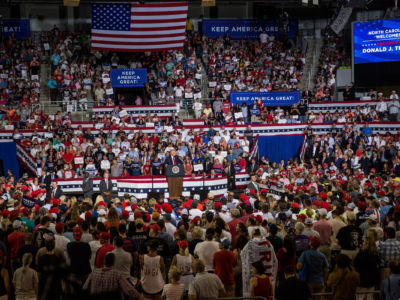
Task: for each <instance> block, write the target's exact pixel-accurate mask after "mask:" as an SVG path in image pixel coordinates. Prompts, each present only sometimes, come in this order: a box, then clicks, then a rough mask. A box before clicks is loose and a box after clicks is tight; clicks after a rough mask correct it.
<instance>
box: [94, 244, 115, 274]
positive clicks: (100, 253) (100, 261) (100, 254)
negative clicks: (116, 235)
mask: <svg viewBox="0 0 400 300" xmlns="http://www.w3.org/2000/svg"><path fill="white" fill-rule="evenodd" d="M113 250H114V246H113V245H111V244H106V245H103V246H102V247H101V248H100V249H99V250H97V253H96V262H95V266H96V268H102V267H104V259H105V257H106V254H107V253H108V252H111V251H113Z"/></svg>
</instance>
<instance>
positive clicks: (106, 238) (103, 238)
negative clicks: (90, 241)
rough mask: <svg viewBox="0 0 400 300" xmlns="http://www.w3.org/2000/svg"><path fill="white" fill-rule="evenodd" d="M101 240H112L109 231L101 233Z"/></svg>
mask: <svg viewBox="0 0 400 300" xmlns="http://www.w3.org/2000/svg"><path fill="white" fill-rule="evenodd" d="M99 239H100V240H105V241H107V240H109V239H110V234H109V233H108V232H107V231H103V232H102V233H100V237H99Z"/></svg>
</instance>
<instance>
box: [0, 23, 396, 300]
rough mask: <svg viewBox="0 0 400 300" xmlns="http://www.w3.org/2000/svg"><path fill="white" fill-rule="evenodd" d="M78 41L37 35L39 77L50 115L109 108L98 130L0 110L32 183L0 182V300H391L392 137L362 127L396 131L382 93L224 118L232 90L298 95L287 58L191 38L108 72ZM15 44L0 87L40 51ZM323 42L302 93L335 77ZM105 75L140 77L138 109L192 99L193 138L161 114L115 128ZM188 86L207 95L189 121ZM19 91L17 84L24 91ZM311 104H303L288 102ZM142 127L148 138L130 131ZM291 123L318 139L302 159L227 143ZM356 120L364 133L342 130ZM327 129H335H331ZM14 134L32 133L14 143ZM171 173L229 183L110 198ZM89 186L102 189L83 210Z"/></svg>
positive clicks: (110, 64)
mask: <svg viewBox="0 0 400 300" xmlns="http://www.w3.org/2000/svg"><path fill="white" fill-rule="evenodd" d="M9 40H10V41H13V39H12V38H11V39H9ZM89 40H90V37H89V36H87V35H85V34H82V33H79V34H78V33H71V32H68V33H65V32H62V31H60V30H59V29H58V28H57V27H54V28H53V30H52V31H51V32H50V33H46V34H45V35H44V37H43V41H44V43H45V44H47V46H46V47H44V48H43V52H44V54H50V61H51V65H52V72H53V75H54V76H53V78H51V79H50V81H49V83H48V85H49V88H50V91H51V98H52V101H54V102H55V103H57V104H60V105H62V106H68V105H70V106H71V105H72V107H73V109H72V110H82V111H85V110H88V107H87V104H88V102H89V99H92V98H93V99H94V100H95V102H96V103H98V104H106V105H109V106H114V109H113V111H112V112H111V114H110V115H109V116H104V117H99V116H98V115H95V116H94V121H95V123H96V124H98V123H103V124H104V126H103V128H102V129H99V132H98V133H96V134H93V133H92V129H84V128H82V127H81V126H79V127H78V128H75V129H74V128H72V126H71V125H72V118H71V115H70V114H66V115H62V114H61V112H59V113H57V114H56V115H54V116H51V117H50V116H47V115H45V114H44V113H43V112H42V111H40V110H33V111H29V113H27V114H26V115H24V116H25V117H22V114H23V113H22V111H23V110H24V107H25V104H24V105H19V107H17V108H16V110H15V111H5V112H4V113H5V114H4V116H3V118H2V126H3V127H5V126H7V125H12V126H13V128H15V129H14V135H13V138H14V139H15V140H17V141H19V142H20V144H21V145H22V146H23V147H24V148H25V149H26V150H27V151H28V152H29V153H30V155H31V156H32V157H33V158H34V161H35V163H36V169H37V173H36V174H32V175H33V176H32V177H29V176H27V175H24V176H22V177H21V178H19V179H17V177H18V176H14V175H13V174H12V172H11V171H9V172H8V174H7V175H6V176H4V178H0V194H1V197H0V207H1V208H2V210H1V213H0V251H1V253H0V254H1V255H0V299H8V297H9V298H12V297H15V299H17V300H19V299H40V300H42V299H45V300H47V299H49V300H50V299H51V300H54V299H73V298H74V299H77V298H79V299H80V298H81V299H98V300H102V299H113V298H116V299H119V298H121V297H122V296H123V297H124V298H123V299H144V298H147V299H155V300H159V299H167V300H180V299H189V300H203V299H216V298H221V297H225V296H226V297H234V296H237V297H240V296H245V297H255V296H261V297H264V298H266V299H268V300H272V299H279V300H284V299H299V300H301V299H307V300H309V299H312V297H317V298H318V297H319V298H320V299H324V298H323V297H325V296H324V295H321V293H329V294H330V296H329V297H331V298H332V299H335V300H336V299H337V300H343V299H356V298H357V299H367V300H370V299H374V298H375V296H376V294H377V293H378V294H380V295H379V296H380V297H381V298H382V299H385V300H386V299H387V300H389V299H390V300H391V299H398V298H399V297H400V289H399V285H398V280H399V278H400V261H399V259H400V178H399V177H400V152H399V150H400V144H399V136H398V135H395V134H390V133H388V134H386V135H380V134H375V133H374V132H373V130H372V129H371V128H370V127H369V125H368V123H369V122H374V121H380V120H385V119H386V118H390V119H391V120H393V121H396V120H397V117H398V108H399V102H398V96H397V97H396V92H394V93H392V95H391V97H390V100H391V101H390V102H385V101H384V100H383V96H382V95H380V96H379V95H378V97H377V98H378V99H379V100H380V101H379V103H378V105H377V106H376V107H375V108H371V107H370V106H369V105H366V106H365V107H358V108H357V109H356V110H354V111H351V110H349V111H342V112H339V111H338V112H335V113H325V114H322V113H321V114H318V115H317V114H315V113H313V112H310V111H308V107H307V103H306V101H301V103H300V104H299V105H298V106H297V105H294V106H292V107H288V108H281V107H274V108H271V107H266V106H264V105H263V103H262V102H261V101H258V102H255V103H253V104H252V105H249V106H247V105H243V106H238V105H236V106H231V104H230V102H229V98H228V97H227V95H228V94H229V91H231V90H232V91H234V90H241V91H270V90H278V89H279V90H292V89H297V88H298V83H299V80H300V79H301V75H302V73H301V70H302V67H303V64H304V55H303V53H301V52H300V51H299V50H296V49H286V48H285V46H284V44H282V43H281V42H280V41H278V40H276V39H275V38H274V37H273V36H268V35H267V34H265V33H263V34H262V35H261V36H260V41H235V40H230V39H229V36H226V37H223V38H220V39H217V40H210V39H207V38H205V37H204V36H199V35H198V34H197V33H194V34H193V35H192V34H190V35H189V38H188V39H187V41H186V43H185V47H184V49H183V50H182V51H168V52H166V53H159V54H154V53H149V54H147V53H146V54H144V55H134V56H132V57H130V58H129V60H127V61H125V60H124V61H122V59H121V58H120V57H118V56H117V55H116V54H114V53H100V52H95V53H90V51H89ZM14 42H15V44H10V45H8V44H6V47H5V50H4V51H3V52H4V53H2V61H3V62H4V64H1V65H3V66H4V67H3V71H1V72H2V73H1V74H7V73H8V76H11V75H13V76H22V77H24V76H23V72H21V71H22V70H24V69H25V68H27V70H28V73H32V74H30V75H37V74H35V73H36V72H37V70H38V69H37V68H36V67H37V62H38V61H40V60H39V57H40V51H42V50H40V49H39V48H38V47H35V46H33V45H34V44H33V43H32V42H30V41H28V42H26V43H25V42H16V41H14ZM336 43H337V41H335V40H329V46H328V48H327V49H326V50H324V51H323V57H322V58H321V60H322V61H323V63H324V65H323V66H322V69H323V70H322V71H321V76H320V77H318V78H319V83H320V85H319V86H318V88H322V89H323V93H327V94H329V95H330V93H331V89H332V88H333V86H334V71H335V69H336V68H337V67H338V66H339V65H341V64H342V63H343V62H342V61H343V53H342V51H341V50H337V49H338V48H337V46H336ZM15 45H17V46H15ZM31 48H32V49H31ZM16 49H17V50H16ZM52 49H54V50H52ZM244 49H246V50H244ZM15 51H17V52H15ZM18 56H20V58H18ZM30 56H33V57H32V59H31V60H29V57H30ZM3 57H4V59H3ZM35 57H36V58H35ZM20 59H24V61H25V62H24V64H22V63H21V61H22V60H20ZM120 59H121V61H120ZM32 62H33V64H32ZM28 65H29V67H28ZM121 65H127V66H130V67H135V68H140V67H146V68H148V70H149V74H148V82H147V85H146V92H147V93H148V95H147V96H149V97H150V98H152V99H153V100H157V101H159V103H172V102H174V101H175V102H180V101H182V104H183V105H185V103H186V102H185V99H194V100H195V103H194V105H193V109H194V111H195V114H196V118H198V119H200V118H203V119H204V121H205V124H206V125H209V128H208V130H205V129H200V130H194V129H188V128H182V127H181V125H182V123H181V121H180V120H179V118H178V117H177V116H175V115H172V117H169V118H165V119H162V118H159V117H158V116H157V115H147V116H143V117H141V116H140V117H137V118H134V117H133V116H131V115H129V114H126V115H125V114H121V111H122V110H123V109H122V108H120V107H119V105H122V104H126V103H127V102H126V99H124V97H123V96H118V97H115V96H114V92H113V90H112V88H111V86H110V78H109V70H110V69H111V68H116V67H119V66H121ZM203 68H204V70H203ZM7 70H8V72H7ZM15 70H16V71H15ZM18 72H21V73H18ZM203 73H204V74H206V75H207V77H208V78H207V79H208V81H209V82H211V83H212V84H211V91H210V94H209V98H210V105H206V106H205V107H203V103H201V101H200V98H201V92H202V91H201V89H200V88H199V84H200V81H201V79H202V76H201V75H202V74H203ZM1 74H0V77H1V76H2V75H1ZM28 77H29V76H28ZM1 78H2V79H1V80H2V81H1V82H7V84H8V87H7V88H6V90H4V89H3V90H2V91H3V94H4V92H6V93H7V95H3V96H4V98H6V99H8V100H9V99H17V98H16V97H15V96H16V95H17V94H23V93H22V92H23V91H29V92H30V93H31V94H30V95H28V94H26V95H25V94H24V96H23V97H22V98H21V99H23V98H24V97H28V99H33V98H32V96H33V95H34V94H33V93H34V89H32V87H31V86H30V87H28V86H27V87H20V86H19V85H18V84H17V85H16V86H17V87H16V86H12V85H11V84H10V83H14V82H13V81H12V80H11V79H10V78H11V77H1ZM30 78H31V84H33V83H34V82H35V80H38V79H35V78H37V77H32V76H31V77H30ZM32 78H33V79H32ZM17 79H18V77H16V79H15V80H17ZM28 80H29V79H28ZM214 83H215V85H214ZM10 89H14V91H13V93H14V98H13V97H10V95H11V94H12V93H10V92H8V91H9V90H10ZM326 89H327V92H325V90H326ZM199 93H200V94H199ZM21 96H22V95H21ZM309 97H311V98H312V97H313V96H309V93H308V91H305V97H304V96H303V98H305V99H307V100H310V98H309ZM323 97H328V96H323ZM323 97H321V98H318V100H323V99H324V98H323ZM315 98H317V97H316V95H315ZM35 101H36V100H35ZM141 101H142V99H141V98H139V97H138V98H137V99H136V100H135V104H136V105H141V104H142V102H141ZM19 103H21V100H20V101H19ZM23 103H25V102H23ZM7 104H17V103H14V101H13V100H12V101H11V102H8V103H7ZM396 108H397V110H396ZM238 113H239V114H238ZM240 113H241V114H240ZM148 121H151V123H154V124H155V125H156V127H157V128H161V130H158V131H156V132H155V133H154V134H147V133H143V132H142V131H140V130H139V131H134V130H133V128H136V127H139V128H141V127H144V126H145V124H146V122H148ZM306 122H308V123H327V124H329V123H331V124H332V127H331V128H330V129H329V130H328V132H327V133H326V134H320V135H316V134H314V133H313V132H312V129H311V126H310V127H309V128H307V129H306V131H305V134H306V142H307V143H306V145H307V147H306V150H305V155H304V157H300V158H293V159H289V160H288V161H281V162H272V161H269V159H268V158H267V157H260V158H258V157H251V156H250V153H251V150H252V147H253V145H254V143H255V138H256V135H255V134H254V131H253V128H252V127H251V125H248V127H247V129H246V130H245V131H244V132H243V133H239V132H238V130H237V129H236V128H233V129H230V128H225V126H227V125H233V124H251V123H258V124H260V123H261V124H291V123H306ZM359 122H367V123H366V125H364V127H363V128H361V129H357V128H356V127H355V126H354V124H357V123H359ZM337 123H345V124H346V126H345V127H344V128H343V129H338V128H337V126H336V124H337ZM214 125H220V126H214ZM171 126H172V127H171ZM173 126H178V127H176V128H174V127H173ZM127 128H128V130H126V129H127ZM20 129H32V130H34V131H33V134H32V135H31V136H29V137H24V136H23V135H22V134H21V133H20V131H19V130H20ZM37 129H45V130H46V135H44V136H41V135H39V134H38V132H37ZM107 129H111V130H110V131H107ZM125 130H126V131H125ZM171 164H183V165H184V170H185V175H188V176H193V175H196V174H204V175H205V176H210V177H219V176H226V177H228V183H229V184H228V190H227V193H226V194H225V195H224V196H223V197H216V196H215V195H214V194H213V193H208V195H207V198H206V199H202V198H200V195H197V194H196V195H193V196H191V197H183V196H181V197H178V198H176V199H165V198H164V197H163V196H160V198H157V199H156V198H144V199H138V198H136V197H134V196H132V195H129V194H126V195H124V196H123V197H116V195H115V192H116V191H115V190H114V188H113V186H112V182H111V180H109V177H110V176H111V177H130V176H140V175H162V174H164V169H165V167H166V165H171ZM239 172H247V173H249V174H250V177H251V179H250V183H249V185H248V187H247V188H246V189H245V190H237V189H236V187H235V180H234V179H235V174H236V173H239ZM15 175H17V174H15ZM93 177H104V179H103V180H101V182H100V194H99V195H97V194H96V193H94V191H93V182H92V178H93ZM57 178H58V179H72V178H80V179H82V193H81V194H68V193H64V192H63V190H62V188H61V187H60V186H58V184H57V181H54V179H57ZM82 195H83V196H82ZM376 290H378V292H375V291H376ZM356 293H357V295H356ZM313 294H314V296H313Z"/></svg>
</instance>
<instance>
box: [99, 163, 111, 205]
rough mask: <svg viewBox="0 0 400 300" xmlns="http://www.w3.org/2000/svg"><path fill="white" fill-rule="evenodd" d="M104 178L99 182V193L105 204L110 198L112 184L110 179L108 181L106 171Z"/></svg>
mask: <svg viewBox="0 0 400 300" xmlns="http://www.w3.org/2000/svg"><path fill="white" fill-rule="evenodd" d="M103 176H104V178H103V179H102V180H100V186H99V188H100V193H101V195H102V196H103V199H104V201H105V202H106V203H109V202H110V201H111V198H112V193H113V184H112V181H111V179H109V173H108V171H106V172H104V175H103Z"/></svg>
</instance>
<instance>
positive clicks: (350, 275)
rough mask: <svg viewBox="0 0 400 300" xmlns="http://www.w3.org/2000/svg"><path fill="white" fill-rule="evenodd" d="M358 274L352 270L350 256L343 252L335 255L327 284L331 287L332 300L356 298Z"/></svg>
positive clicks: (352, 299) (351, 299)
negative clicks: (332, 269)
mask: <svg viewBox="0 0 400 300" xmlns="http://www.w3.org/2000/svg"><path fill="white" fill-rule="evenodd" d="M359 284H360V275H359V274H358V273H357V272H356V271H354V269H353V267H352V265H351V260H350V258H349V257H348V256H347V255H345V254H339V255H338V256H337V257H336V268H335V270H334V271H333V272H332V273H331V274H329V277H328V282H327V286H328V287H330V288H331V289H332V293H333V297H332V299H333V300H342V299H349V300H355V299H356V289H357V287H358V285H359Z"/></svg>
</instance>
